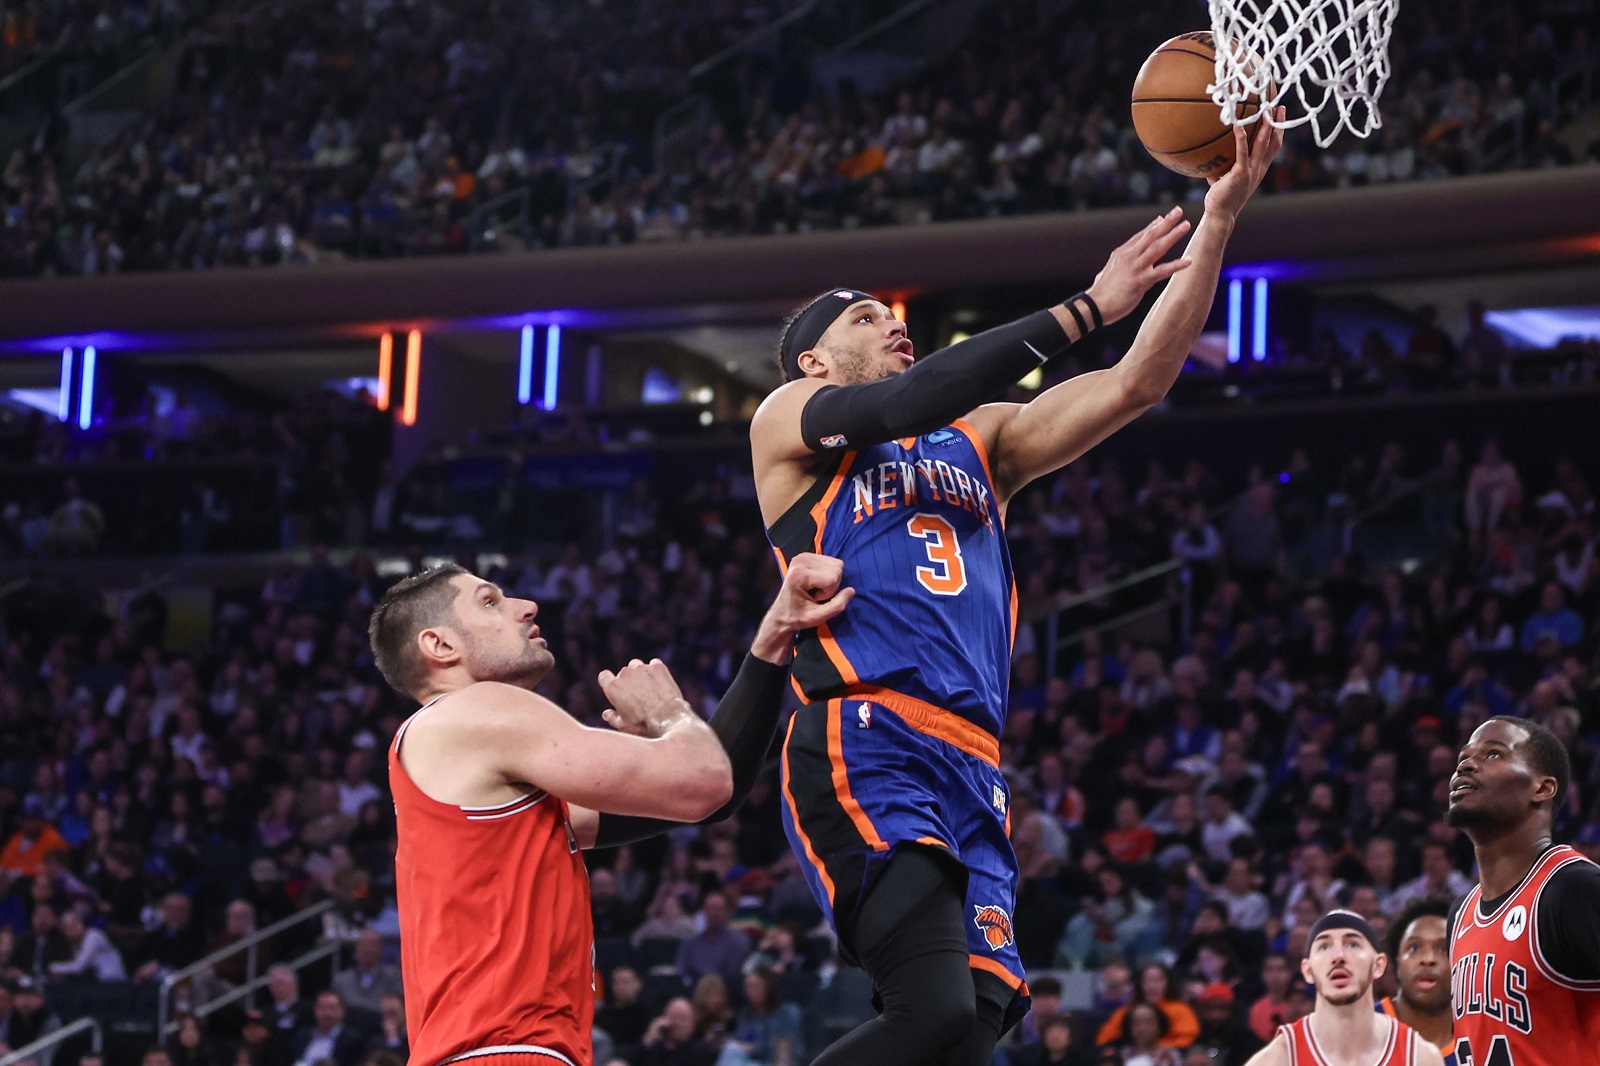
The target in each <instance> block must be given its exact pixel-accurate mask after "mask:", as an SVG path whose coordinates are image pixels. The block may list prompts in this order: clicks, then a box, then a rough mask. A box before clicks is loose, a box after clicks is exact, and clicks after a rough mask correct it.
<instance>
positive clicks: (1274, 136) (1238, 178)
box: [1206, 107, 1289, 219]
mask: <svg viewBox="0 0 1600 1066" xmlns="http://www.w3.org/2000/svg"><path fill="white" fill-rule="evenodd" d="M1288 113H1289V112H1288V110H1287V109H1286V108H1282V107H1280V108H1278V110H1277V112H1276V114H1274V116H1273V117H1274V118H1276V119H1277V120H1278V121H1279V122H1282V121H1283V119H1284V117H1285V116H1286V115H1287V114H1288ZM1251 126H1260V127H1261V129H1259V130H1257V131H1256V133H1255V136H1254V137H1252V136H1250V134H1249V132H1248V131H1249V130H1250V128H1251V127H1250V126H1237V125H1236V126H1234V127H1233V146H1234V151H1235V152H1236V157H1235V160H1234V164H1233V169H1231V170H1229V171H1228V172H1227V173H1226V174H1224V175H1222V177H1220V178H1208V179H1206V180H1207V181H1208V182H1210V184H1211V191H1210V192H1208V193H1206V214H1208V215H1224V216H1226V217H1227V218H1229V219H1235V218H1238V217H1239V212H1240V211H1243V210H1244V205H1245V204H1246V203H1247V202H1248V201H1249V199H1250V197H1251V196H1253V195H1254V194H1255V191H1256V189H1258V188H1260V186H1261V181H1262V179H1263V178H1265V177H1266V176H1267V171H1268V169H1270V168H1271V166H1272V161H1273V160H1274V159H1276V158H1278V150H1279V149H1281V148H1282V147H1283V130H1282V129H1281V128H1279V127H1277V126H1272V125H1269V124H1268V123H1267V121H1266V119H1265V118H1263V119H1262V120H1261V121H1260V122H1255V123H1251Z"/></svg>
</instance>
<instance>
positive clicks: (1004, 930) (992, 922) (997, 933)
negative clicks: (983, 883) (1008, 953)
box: [972, 904, 1017, 951]
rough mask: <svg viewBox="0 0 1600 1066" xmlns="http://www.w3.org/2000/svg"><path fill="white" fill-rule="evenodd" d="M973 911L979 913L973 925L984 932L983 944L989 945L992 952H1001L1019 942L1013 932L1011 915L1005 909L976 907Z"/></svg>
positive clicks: (990, 906) (973, 920)
mask: <svg viewBox="0 0 1600 1066" xmlns="http://www.w3.org/2000/svg"><path fill="white" fill-rule="evenodd" d="M972 909H973V910H975V911H977V912H978V913H977V914H976V915H975V916H974V917H973V919H972V924H973V925H976V926H977V927H978V928H979V929H981V930H983V942H984V943H985V944H988V945H989V950H990V951H999V950H1000V949H1002V948H1008V947H1010V946H1011V945H1012V944H1015V943H1016V942H1017V938H1016V936H1015V935H1013V934H1012V932H1011V915H1009V914H1007V913H1006V911H1005V908H1004V907H996V906H994V905H992V904H991V905H989V906H987V907H981V906H977V905H974V906H973V908H972Z"/></svg>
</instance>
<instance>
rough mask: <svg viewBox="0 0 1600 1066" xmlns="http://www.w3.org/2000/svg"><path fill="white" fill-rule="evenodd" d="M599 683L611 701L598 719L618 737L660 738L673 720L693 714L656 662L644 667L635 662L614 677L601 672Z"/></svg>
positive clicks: (668, 674)
mask: <svg viewBox="0 0 1600 1066" xmlns="http://www.w3.org/2000/svg"><path fill="white" fill-rule="evenodd" d="M599 681H600V689H601V691H603V692H604V693H605V694H606V698H607V699H608V700H610V701H611V709H610V710H608V711H606V712H604V713H603V714H601V716H600V717H602V718H604V719H605V721H606V724H607V725H609V726H610V727H611V728H612V729H615V730H617V731H618V732H619V733H631V734H633V735H634V736H638V737H656V736H660V735H661V733H662V732H663V731H664V730H665V729H666V727H667V726H668V725H669V724H670V723H671V722H672V721H673V720H674V719H676V718H678V717H679V716H680V715H683V714H692V713H693V711H692V710H690V708H689V704H688V703H687V702H685V701H684V698H683V692H682V691H681V690H679V688H678V682H677V681H675V680H673V677H672V671H671V670H669V669H667V664H666V663H664V662H662V661H661V660H660V659H651V660H650V661H649V662H648V663H647V662H643V661H641V660H639V659H635V660H633V661H632V662H630V663H629V664H628V665H627V666H625V667H623V668H622V670H620V671H619V672H617V673H612V672H611V671H610V670H603V671H601V673H600V677H599Z"/></svg>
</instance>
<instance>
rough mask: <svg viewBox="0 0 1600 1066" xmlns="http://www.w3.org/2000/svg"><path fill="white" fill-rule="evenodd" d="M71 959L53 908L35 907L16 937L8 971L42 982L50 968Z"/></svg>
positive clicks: (68, 946)
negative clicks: (38, 979) (25, 926)
mask: <svg viewBox="0 0 1600 1066" xmlns="http://www.w3.org/2000/svg"><path fill="white" fill-rule="evenodd" d="M71 957H72V948H71V946H70V945H69V944H68V943H67V938H66V937H65V936H64V935H62V932H61V925H60V919H59V918H57V917H56V912H55V908H54V907H53V906H51V905H50V904H49V903H36V904H34V907H33V912H32V917H31V919H30V920H29V922H28V928H26V929H24V930H23V931H22V933H21V935H20V936H18V937H17V942H16V946H15V947H14V948H12V950H11V961H10V964H9V969H11V970H12V971H14V972H15V973H17V974H28V975H31V976H33V977H37V978H41V979H42V978H43V977H44V976H45V975H46V974H48V973H49V972H50V968H51V967H52V966H54V965H56V964H58V963H62V962H65V961H67V960H68V959H70V958H71Z"/></svg>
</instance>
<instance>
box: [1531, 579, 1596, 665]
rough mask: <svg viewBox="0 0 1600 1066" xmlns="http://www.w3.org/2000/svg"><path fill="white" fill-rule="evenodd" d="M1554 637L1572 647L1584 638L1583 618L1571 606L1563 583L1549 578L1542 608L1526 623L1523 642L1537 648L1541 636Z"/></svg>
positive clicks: (1561, 644) (1563, 645) (1544, 590)
mask: <svg viewBox="0 0 1600 1066" xmlns="http://www.w3.org/2000/svg"><path fill="white" fill-rule="evenodd" d="M1545 637H1550V638H1553V639H1554V640H1555V642H1556V644H1557V645H1559V646H1560V647H1563V648H1570V647H1572V646H1573V645H1574V644H1576V643H1578V641H1579V640H1581V639H1582V638H1583V619H1582V618H1580V617H1578V613H1577V612H1576V611H1574V610H1573V609H1572V608H1570V607H1568V606H1567V597H1566V593H1565V591H1564V590H1563V589H1562V587H1561V584H1560V582H1557V581H1549V582H1546V583H1545V586H1544V588H1543V589H1542V590H1541V591H1540V593H1539V610H1538V611H1536V612H1535V613H1533V614H1531V615H1529V616H1528V619H1527V621H1525V622H1523V623H1522V635H1521V640H1520V642H1519V643H1520V644H1521V646H1522V650H1523V651H1533V650H1534V648H1535V647H1537V646H1538V643H1539V641H1540V640H1541V639H1543V638H1545Z"/></svg>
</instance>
